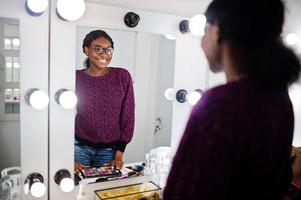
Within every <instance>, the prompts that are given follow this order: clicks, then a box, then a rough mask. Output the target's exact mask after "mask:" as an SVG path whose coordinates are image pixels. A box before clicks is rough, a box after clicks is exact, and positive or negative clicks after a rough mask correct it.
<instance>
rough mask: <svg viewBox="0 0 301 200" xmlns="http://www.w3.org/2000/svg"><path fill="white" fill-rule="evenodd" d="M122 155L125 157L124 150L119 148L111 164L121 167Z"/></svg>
mask: <svg viewBox="0 0 301 200" xmlns="http://www.w3.org/2000/svg"><path fill="white" fill-rule="evenodd" d="M122 157H123V152H122V151H118V150H117V151H116V153H115V157H114V160H112V161H111V162H110V164H111V165H112V166H114V167H116V168H117V169H121V168H122V167H123V161H122Z"/></svg>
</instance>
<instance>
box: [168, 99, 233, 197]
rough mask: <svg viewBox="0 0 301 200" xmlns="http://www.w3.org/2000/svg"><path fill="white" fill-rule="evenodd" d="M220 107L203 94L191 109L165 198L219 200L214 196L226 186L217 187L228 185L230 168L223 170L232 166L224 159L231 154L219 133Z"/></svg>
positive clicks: (220, 130)
mask: <svg viewBox="0 0 301 200" xmlns="http://www.w3.org/2000/svg"><path fill="white" fill-rule="evenodd" d="M220 108H221V107H220V106H219V102H217V100H216V98H215V97H214V96H213V95H210V94H209V95H208V94H206V93H205V94H204V95H203V97H202V99H201V100H200V102H199V103H198V104H197V105H196V106H195V108H194V109H193V110H192V113H191V116H190V118H189V121H188V123H187V126H186V130H185V132H184V135H183V137H182V139H181V142H180V145H179V148H178V151H177V153H176V155H175V158H174V161H173V165H172V168H171V171H170V174H169V177H168V181H167V184H166V187H165V190H164V197H163V198H164V199H166V200H169V199H172V200H177V199H179V200H180V199H191V200H194V199H195V200H197V199H219V198H216V197H222V196H223V195H224V194H223V192H224V189H225V188H220V187H218V186H219V185H227V184H225V183H227V181H229V180H228V176H227V175H228V174H227V172H228V171H229V170H228V171H227V170H225V169H231V167H233V166H231V165H232V164H233V163H231V162H226V160H227V159H228V158H229V156H230V155H228V151H227V148H229V147H228V146H227V145H228V143H227V140H225V138H223V136H222V135H220V133H221V132H222V130H223V128H224V127H223V123H222V121H223V120H222V116H223V114H224V113H223V114H221V112H222V110H220ZM223 159H224V160H223ZM222 160H223V161H222ZM226 165H228V166H226ZM233 169H234V168H233ZM231 170H232V169H231ZM221 177H223V178H221ZM216 189H218V190H219V192H218V193H217V192H216ZM195 194H199V195H200V196H197V195H195Z"/></svg>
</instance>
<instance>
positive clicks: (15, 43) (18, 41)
mask: <svg viewBox="0 0 301 200" xmlns="http://www.w3.org/2000/svg"><path fill="white" fill-rule="evenodd" d="M12 43H13V45H14V46H16V47H18V46H20V39H19V38H14V39H13V40H12Z"/></svg>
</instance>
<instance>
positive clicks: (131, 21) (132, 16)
mask: <svg viewBox="0 0 301 200" xmlns="http://www.w3.org/2000/svg"><path fill="white" fill-rule="evenodd" d="M123 20H124V23H125V25H127V26H128V27H130V28H133V27H135V26H137V25H138V23H139V21H140V16H139V15H138V14H136V13H134V12H128V13H126V15H125V16H124V18H123Z"/></svg>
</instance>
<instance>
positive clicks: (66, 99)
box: [55, 89, 77, 109]
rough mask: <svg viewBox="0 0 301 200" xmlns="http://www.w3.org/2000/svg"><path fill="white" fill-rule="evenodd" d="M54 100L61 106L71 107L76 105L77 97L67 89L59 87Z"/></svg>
mask: <svg viewBox="0 0 301 200" xmlns="http://www.w3.org/2000/svg"><path fill="white" fill-rule="evenodd" d="M55 101H56V102H57V103H58V104H59V105H61V106H62V107H63V108H65V109H71V108H74V106H75V105H76V103H77V97H76V95H75V94H74V93H73V92H71V91H69V90H67V89H60V90H59V91H57V92H56V94H55Z"/></svg>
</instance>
